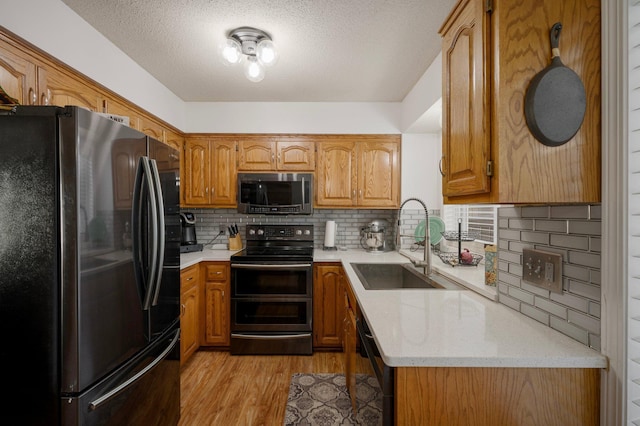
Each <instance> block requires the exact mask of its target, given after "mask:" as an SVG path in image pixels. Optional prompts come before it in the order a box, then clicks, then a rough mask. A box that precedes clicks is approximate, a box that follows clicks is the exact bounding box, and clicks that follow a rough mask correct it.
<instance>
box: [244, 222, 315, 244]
mask: <svg viewBox="0 0 640 426" xmlns="http://www.w3.org/2000/svg"><path fill="white" fill-rule="evenodd" d="M247 240H265V241H274V240H282V241H313V225H247Z"/></svg>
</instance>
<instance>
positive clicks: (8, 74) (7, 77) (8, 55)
mask: <svg viewBox="0 0 640 426" xmlns="http://www.w3.org/2000/svg"><path fill="white" fill-rule="evenodd" d="M38 72H43V70H42V69H41V68H40V67H39V66H38V64H36V63H35V62H34V61H33V60H31V58H29V57H27V56H26V55H25V54H24V53H23V52H21V51H20V50H18V49H16V48H14V47H13V46H11V45H10V44H8V43H5V42H4V41H3V40H2V39H0V86H2V88H3V89H4V91H5V92H6V93H7V94H8V95H9V96H11V97H12V98H15V99H17V100H18V103H19V104H21V105H38V104H39V103H40V102H39V100H40V98H41V96H42V94H41V92H40V89H39V80H38V75H39V74H38Z"/></svg>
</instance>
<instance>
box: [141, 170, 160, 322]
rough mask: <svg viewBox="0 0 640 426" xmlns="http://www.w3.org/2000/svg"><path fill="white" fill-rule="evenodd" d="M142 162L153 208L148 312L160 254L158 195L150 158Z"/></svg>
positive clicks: (146, 307) (145, 300) (146, 308)
mask: <svg viewBox="0 0 640 426" xmlns="http://www.w3.org/2000/svg"><path fill="white" fill-rule="evenodd" d="M140 161H141V162H142V165H143V168H144V177H145V182H146V185H147V188H149V204H150V206H151V208H150V209H149V211H148V213H149V215H150V216H151V226H150V227H149V228H150V229H149V230H150V231H151V242H150V243H149V246H148V247H149V252H150V254H151V256H150V261H149V263H150V265H149V279H148V281H149V284H148V286H147V291H146V292H145V295H144V302H143V303H142V308H143V309H144V310H145V311H148V310H149V308H150V307H151V298H152V296H153V294H154V293H153V290H154V287H155V283H156V274H157V272H158V271H157V262H158V259H157V253H158V249H157V246H158V225H157V224H158V215H157V210H156V195H155V193H154V190H153V187H154V184H153V180H152V179H153V178H152V175H151V165H150V161H149V157H141V158H140Z"/></svg>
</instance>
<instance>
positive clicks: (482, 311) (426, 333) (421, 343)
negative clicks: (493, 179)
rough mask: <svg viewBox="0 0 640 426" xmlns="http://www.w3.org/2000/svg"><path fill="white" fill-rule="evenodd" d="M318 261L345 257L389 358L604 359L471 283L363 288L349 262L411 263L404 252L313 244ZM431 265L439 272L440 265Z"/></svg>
mask: <svg viewBox="0 0 640 426" xmlns="http://www.w3.org/2000/svg"><path fill="white" fill-rule="evenodd" d="M434 258H435V256H434ZM438 261H439V259H438ZM314 262H341V263H342V265H343V267H344V270H345V273H346V274H347V276H348V277H349V280H350V282H351V284H352V287H353V290H354V293H355V296H356V298H357V299H358V304H359V305H360V307H361V309H362V311H363V313H364V315H365V318H366V320H367V322H368V324H369V327H370V328H371V330H372V332H373V334H374V336H375V340H376V343H377V345H378V349H379V350H380V352H381V354H382V358H383V360H384V361H385V363H386V364H387V365H390V366H393V367H406V366H423V367H537V368H606V367H607V359H606V357H604V356H603V355H601V354H600V353H599V352H597V351H595V350H593V349H590V348H588V347H586V346H584V345H582V344H581V343H578V342H576V341H575V340H573V339H571V338H569V337H567V336H565V335H563V334H561V333H559V332H558V331H556V330H553V329H551V328H549V327H546V326H544V325H542V324H540V323H538V322H537V321H535V320H533V319H531V318H529V317H526V316H525V315H522V314H520V313H518V312H516V311H514V310H512V309H510V308H508V307H506V306H504V305H502V304H500V303H497V302H495V301H493V300H490V299H489V298H487V297H485V296H481V295H480V294H478V293H476V292H474V291H470V290H468V289H461V290H440V289H402V290H366V289H365V288H364V287H363V286H362V284H361V282H360V279H359V278H358V276H357V275H356V273H355V272H354V270H353V268H352V267H351V265H350V264H351V263H352V262H353V263H358V262H369V263H374V262H375V263H407V262H408V259H407V258H406V257H405V256H403V255H401V254H400V253H397V252H388V253H376V254H372V253H367V252H366V251H364V250H347V251H331V252H326V251H322V250H315V252H314ZM442 266H443V267H444V268H450V269H459V270H464V269H463V268H462V267H456V268H453V267H450V266H447V265H444V264H442ZM434 269H435V271H436V273H439V272H438V271H439V270H441V269H442V268H440V267H437V268H434ZM474 269H475V268H474ZM466 271H469V269H466ZM447 272H448V271H447ZM467 273H468V272H467ZM482 273H483V275H482V276H483V279H484V270H483V269H482Z"/></svg>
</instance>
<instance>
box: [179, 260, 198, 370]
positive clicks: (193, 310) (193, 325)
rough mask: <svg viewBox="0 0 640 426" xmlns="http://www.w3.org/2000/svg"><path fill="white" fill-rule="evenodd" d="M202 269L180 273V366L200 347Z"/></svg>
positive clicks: (192, 268)
mask: <svg viewBox="0 0 640 426" xmlns="http://www.w3.org/2000/svg"><path fill="white" fill-rule="evenodd" d="M199 314H200V267H199V265H193V266H190V267H188V268H186V269H184V270H182V271H181V272H180V365H182V364H184V363H185V362H187V360H188V359H189V357H190V356H191V355H193V353H194V352H195V351H197V350H198V347H200V327H199V323H200V315H199Z"/></svg>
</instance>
